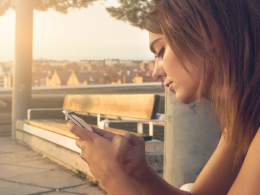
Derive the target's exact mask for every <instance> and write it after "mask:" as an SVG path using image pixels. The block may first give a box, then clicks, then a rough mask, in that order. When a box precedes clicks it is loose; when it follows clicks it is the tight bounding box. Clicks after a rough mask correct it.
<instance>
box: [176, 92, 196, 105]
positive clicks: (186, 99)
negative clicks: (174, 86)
mask: <svg viewBox="0 0 260 195" xmlns="http://www.w3.org/2000/svg"><path fill="white" fill-rule="evenodd" d="M174 93H175V92H174ZM176 99H177V100H178V101H179V102H180V103H182V104H189V103H191V102H193V101H195V98H194V97H191V96H184V95H181V94H179V93H176Z"/></svg>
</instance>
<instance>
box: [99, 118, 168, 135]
mask: <svg viewBox="0 0 260 195" xmlns="http://www.w3.org/2000/svg"><path fill="white" fill-rule="evenodd" d="M155 122H157V123H159V122H164V119H151V120H124V121H123V120H102V121H100V122H99V123H98V127H99V128H100V129H104V128H105V127H108V126H109V123H137V133H143V123H149V135H151V136H153V123H155Z"/></svg>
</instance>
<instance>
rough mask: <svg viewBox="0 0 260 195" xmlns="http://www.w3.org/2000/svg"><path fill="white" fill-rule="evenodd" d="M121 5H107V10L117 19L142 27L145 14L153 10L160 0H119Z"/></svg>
mask: <svg viewBox="0 0 260 195" xmlns="http://www.w3.org/2000/svg"><path fill="white" fill-rule="evenodd" d="M118 1H119V3H120V4H121V6H120V7H107V8H106V10H107V11H108V12H109V13H110V15H111V16H112V17H115V18H116V19H117V20H122V21H124V22H129V23H130V24H131V25H132V26H135V27H139V28H141V29H142V22H143V20H144V18H145V16H146V15H147V14H148V13H149V12H151V11H152V10H153V9H154V7H155V4H156V2H157V1H158V0H118Z"/></svg>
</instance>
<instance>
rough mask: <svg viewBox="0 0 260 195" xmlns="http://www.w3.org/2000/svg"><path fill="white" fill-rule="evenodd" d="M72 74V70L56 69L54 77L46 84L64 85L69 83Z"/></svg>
mask: <svg viewBox="0 0 260 195" xmlns="http://www.w3.org/2000/svg"><path fill="white" fill-rule="evenodd" d="M71 74H72V71H56V70H55V72H54V73H53V75H52V77H51V79H50V80H48V79H47V78H46V80H48V82H46V84H48V85H47V86H62V85H67V82H68V80H69V77H70V75H71Z"/></svg>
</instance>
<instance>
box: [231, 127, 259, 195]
mask: <svg viewBox="0 0 260 195" xmlns="http://www.w3.org/2000/svg"><path fill="white" fill-rule="evenodd" d="M259 181H260V128H258V131H257V133H256V135H255V137H254V139H253V141H252V143H251V145H250V147H249V149H248V152H247V155H246V157H245V160H244V163H243V165H242V167H241V170H240V172H239V174H238V176H237V178H236V180H235V182H234V184H233V185H232V187H231V189H230V191H229V193H228V195H233V194H234V195H235V194H259V192H260V185H259Z"/></svg>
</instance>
